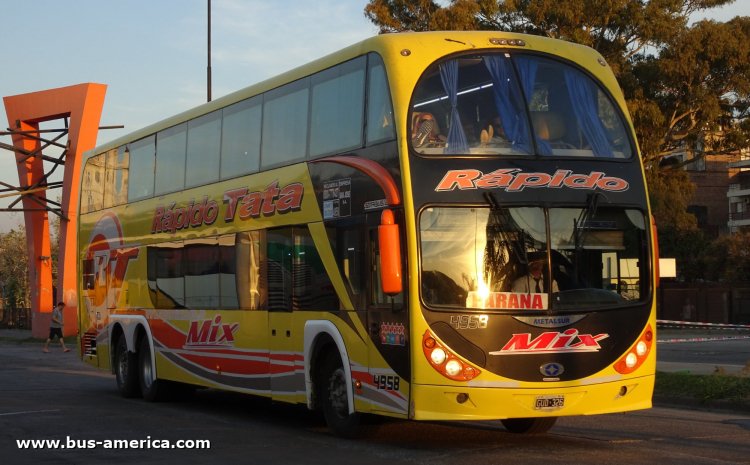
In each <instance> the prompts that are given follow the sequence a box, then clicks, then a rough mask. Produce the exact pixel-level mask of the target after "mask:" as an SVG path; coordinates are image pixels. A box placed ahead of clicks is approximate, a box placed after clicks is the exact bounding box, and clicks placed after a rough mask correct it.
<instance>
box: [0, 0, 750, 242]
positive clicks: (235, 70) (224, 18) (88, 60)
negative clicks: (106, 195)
mask: <svg viewBox="0 0 750 465" xmlns="http://www.w3.org/2000/svg"><path fill="white" fill-rule="evenodd" d="M211 3H212V9H211V29H212V37H211V71H212V97H213V98H214V99H216V98H218V97H221V96H223V95H226V94H228V93H230V92H233V91H236V90H238V89H241V88H243V87H246V86H249V85H251V84H254V83H256V82H260V81H262V80H264V79H266V78H269V77H272V76H274V75H276V74H279V73H281V72H283V71H287V70H289V69H292V68H294V67H296V66H298V65H300V64H303V63H306V62H308V61H311V60H313V59H316V58H319V57H322V56H324V55H326V54H328V53H330V52H333V51H336V50H338V49H341V48H343V47H346V46H348V45H351V44H353V43H356V42H358V41H360V40H363V39H365V38H367V37H370V36H373V35H375V34H377V28H376V27H375V26H374V25H373V24H372V23H371V22H370V21H369V20H367V18H365V16H364V7H365V5H366V4H367V3H368V2H367V0H315V1H311V0H212V2H211ZM738 15H739V16H750V0H736V1H735V2H734V4H732V5H731V6H730V7H725V8H723V9H721V10H717V11H714V12H712V13H710V14H709V17H711V18H713V19H717V20H720V21H725V20H728V19H730V18H732V17H734V16H738ZM206 24H207V1H206V0H121V1H102V0H71V1H66V2H63V1H60V0H33V1H30V2H19V1H15V2H10V1H7V0H6V1H3V2H2V18H1V19H0V43H2V44H3V48H2V49H1V51H0V60H1V61H0V63H2V65H0V96H10V95H17V94H23V93H27V92H34V91H38V90H45V89H52V88H56V87H63V86H68V85H74V84H80V83H85V82H96V83H102V84H106V85H107V86H108V88H107V94H106V98H105V102H104V110H103V114H102V118H101V125H102V126H112V125H124V126H125V128H124V129H111V130H102V131H100V132H99V136H98V141H97V143H98V144H102V143H104V142H107V141H110V140H112V139H115V138H117V137H120V136H123V135H125V134H127V133H129V132H132V131H135V130H137V129H140V128H142V127H144V126H147V125H149V124H151V123H154V122H157V121H159V120H162V119H164V118H166V117H169V116H172V115H175V114H177V113H180V112H182V111H184V110H187V109H189V108H192V107H194V106H197V105H200V104H202V103H204V102H205V101H206V97H207V95H206V94H207V92H206V67H207V38H206ZM0 124H2V127H3V129H4V128H6V127H7V118H6V116H5V108H4V107H2V109H0ZM54 127H59V126H58V125H55V126H54ZM0 142H4V143H6V144H10V143H11V141H10V138H9V137H0ZM0 181H4V182H7V183H9V184H12V185H17V184H18V176H17V171H16V168H15V163H14V161H13V156H12V153H11V152H9V151H7V150H0ZM57 195H59V191H57V192H55V191H53V192H52V194H51V198H53V197H52V196H57ZM7 203H8V200H7V199H1V198H0V206H4V205H7ZM22 221H23V219H22V215H21V214H20V213H4V212H0V232H5V231H8V230H9V229H10V228H12V227H17V225H19V224H21V223H22Z"/></svg>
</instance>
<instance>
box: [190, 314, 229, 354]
mask: <svg viewBox="0 0 750 465" xmlns="http://www.w3.org/2000/svg"><path fill="white" fill-rule="evenodd" d="M239 327H240V324H239V323H232V324H227V323H222V322H221V315H216V318H214V319H213V320H198V321H191V322H190V330H189V331H188V334H187V339H186V340H185V345H184V346H183V348H184V349H189V348H195V347H227V346H230V347H231V346H234V333H235V332H236V331H237V329H238V328H239Z"/></svg>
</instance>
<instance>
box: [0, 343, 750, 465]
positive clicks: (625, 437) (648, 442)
mask: <svg viewBox="0 0 750 465" xmlns="http://www.w3.org/2000/svg"><path fill="white" fill-rule="evenodd" d="M53 347H54V349H55V350H53V351H52V352H51V353H49V354H43V353H42V352H41V346H40V345H38V344H29V343H27V344H17V343H14V342H8V341H4V342H3V341H0V463H2V464H27V463H34V464H58V463H76V464H78V463H110V464H118V463H145V464H148V463H178V462H179V463H185V464H190V463H259V464H261V463H262V464H269V463H273V464H276V463H279V464H296V463H299V464H303V463H304V464H324V463H325V464H327V463H357V464H362V465H367V464H378V465H382V464H389V465H395V464H406V463H408V464H430V465H440V464H462V465H463V464H466V463H475V464H493V463H497V464H508V463H512V464H514V465H522V464H538V463H540V462H543V463H546V464H558V463H559V464H571V463H576V464H597V465H600V464H602V463H608V464H628V465H633V464H641V463H659V464H678V463H679V464H685V463H690V464H724V463H727V464H728V463H732V464H735V463H750V414H731V413H718V412H713V413H712V412H703V411H691V410H679V409H670V408H654V409H650V410H645V411H639V412H630V413H627V414H615V415H602V416H594V417H572V418H561V419H560V420H559V421H558V423H557V425H556V426H555V427H554V428H553V429H552V430H551V431H550V432H549V433H548V434H546V435H543V436H519V435H513V434H510V433H507V432H506V431H505V430H504V429H503V427H502V426H501V425H500V424H499V422H482V423H417V422H396V421H372V422H370V423H369V424H368V425H367V426H366V427H365V429H364V434H363V437H362V438H360V439H358V440H354V441H351V440H341V439H339V438H336V437H334V436H332V435H331V434H330V433H329V432H328V430H327V429H326V428H325V426H324V424H323V421H322V419H321V418H320V417H319V416H318V415H316V414H313V413H309V412H307V411H306V410H305V409H304V408H300V407H293V406H285V405H278V404H271V403H270V402H267V401H265V400H263V399H257V398H254V397H250V396H243V395H237V394H231V393H222V392H217V391H212V390H206V391H200V392H198V393H196V395H195V396H194V397H193V398H192V399H191V400H188V401H182V402H171V403H157V404H153V403H147V402H144V401H142V400H138V399H122V398H120V397H119V395H118V393H117V390H116V387H115V381H114V378H113V376H112V375H110V374H109V373H105V372H101V371H97V370H95V369H93V368H90V367H88V366H87V365H85V364H83V363H82V362H80V361H79V360H78V358H77V357H76V355H75V352H69V353H62V352H61V351H60V350H59V346H53ZM29 439H49V440H53V441H61V444H66V445H67V444H71V445H76V446H86V447H87V448H85V449H82V448H72V449H71V448H65V449H62V448H50V447H45V448H43V449H35V450H32V449H24V448H22V447H21V446H20V445H19V442H18V441H22V440H29ZM116 440H120V441H125V440H127V441H135V443H133V444H129V446H130V447H128V448H126V449H123V448H120V449H109V448H106V445H107V443H108V441H116ZM96 441H100V444H95V442H96ZM163 441H170V444H177V441H210V449H169V450H164V449H161V448H159V449H157V448H156V447H155V446H156V445H159V446H162V445H165V443H164V442H163ZM195 444H197V443H188V444H187V445H195ZM110 445H112V446H114V445H115V444H114V443H112V444H110ZM132 445H136V446H140V447H132Z"/></svg>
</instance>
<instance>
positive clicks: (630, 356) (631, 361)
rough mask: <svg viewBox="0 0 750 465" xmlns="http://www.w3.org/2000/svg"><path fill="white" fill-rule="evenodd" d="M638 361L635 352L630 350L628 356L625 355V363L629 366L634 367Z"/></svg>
mask: <svg viewBox="0 0 750 465" xmlns="http://www.w3.org/2000/svg"><path fill="white" fill-rule="evenodd" d="M636 363H638V357H637V356H636V355H635V354H634V353H633V352H630V353H629V354H628V356H627V357H625V365H626V366H627V367H628V368H633V367H634V366H635V364H636Z"/></svg>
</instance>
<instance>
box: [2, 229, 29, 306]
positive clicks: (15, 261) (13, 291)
mask: <svg viewBox="0 0 750 465" xmlns="http://www.w3.org/2000/svg"><path fill="white" fill-rule="evenodd" d="M28 269H29V267H28V253H27V252H26V233H25V231H24V229H23V228H21V229H19V230H11V231H10V232H7V233H5V234H0V289H2V294H3V297H4V298H5V304H6V305H7V306H8V307H10V308H19V307H28V306H29V277H28Z"/></svg>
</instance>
